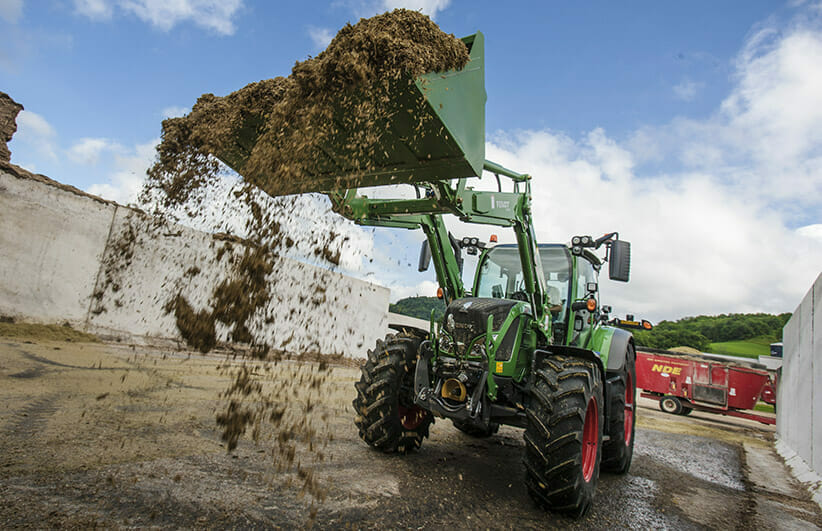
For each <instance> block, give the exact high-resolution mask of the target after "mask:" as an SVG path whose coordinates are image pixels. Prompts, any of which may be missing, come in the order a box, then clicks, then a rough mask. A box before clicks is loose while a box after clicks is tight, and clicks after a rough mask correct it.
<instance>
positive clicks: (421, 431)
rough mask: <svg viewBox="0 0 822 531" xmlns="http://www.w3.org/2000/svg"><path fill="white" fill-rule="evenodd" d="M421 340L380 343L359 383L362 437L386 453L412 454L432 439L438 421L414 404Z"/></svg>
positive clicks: (391, 338)
mask: <svg viewBox="0 0 822 531" xmlns="http://www.w3.org/2000/svg"><path fill="white" fill-rule="evenodd" d="M420 343H421V338H419V337H418V336H414V335H411V334H389V335H388V336H386V338H385V340H377V345H376V347H375V348H374V349H373V350H369V351H368V359H367V360H366V362H365V365H364V366H363V367H362V376H361V377H360V381H359V382H357V383H356V384H355V387H356V389H357V398H355V399H354V402H353V405H354V411H355V413H356V415H357V416H356V418H355V419H354V423H355V424H356V425H357V428H358V429H359V433H360V438H362V440H363V441H365V442H366V443H368V444H369V445H370V446H372V447H374V448H376V449H378V450H381V451H383V452H386V453H402V454H404V453H408V452H410V451H411V450H414V449H416V448H419V447H420V445H422V440H423V439H424V438H425V437H428V428H429V426H430V425H431V423H432V422H433V421H434V418H433V416H432V415H431V413H430V412H428V411H426V410H424V409H422V408H420V407H419V406H417V405H416V404H414V373H415V369H416V366H417V352H418V351H419V347H420Z"/></svg>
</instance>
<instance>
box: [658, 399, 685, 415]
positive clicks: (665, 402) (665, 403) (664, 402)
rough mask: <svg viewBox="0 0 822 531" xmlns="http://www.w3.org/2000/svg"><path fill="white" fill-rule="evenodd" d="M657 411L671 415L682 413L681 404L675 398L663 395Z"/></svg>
mask: <svg viewBox="0 0 822 531" xmlns="http://www.w3.org/2000/svg"><path fill="white" fill-rule="evenodd" d="M659 409H661V410H662V411H664V412H665V413H670V414H671V415H679V414H680V412H682V402H680V401H679V399H678V398H677V397H675V396H670V395H665V396H663V397H662V398H660V399H659Z"/></svg>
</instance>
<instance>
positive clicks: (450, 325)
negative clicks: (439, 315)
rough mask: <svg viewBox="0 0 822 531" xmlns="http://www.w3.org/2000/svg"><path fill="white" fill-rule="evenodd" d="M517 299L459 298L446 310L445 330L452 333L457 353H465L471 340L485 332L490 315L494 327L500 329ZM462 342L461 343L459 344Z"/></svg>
mask: <svg viewBox="0 0 822 531" xmlns="http://www.w3.org/2000/svg"><path fill="white" fill-rule="evenodd" d="M515 304H517V301H513V300H507V299H486V298H480V297H466V298H464V299H457V300H455V301H454V302H452V303H451V304H449V305H448V308H447V309H446V310H445V330H446V331H447V332H448V333H449V334H451V337H452V338H453V339H454V342H455V343H457V344H458V345H455V349H456V351H457V352H456V353H457V354H463V353H464V352H465V349H466V348H467V347H468V344H469V343H471V340H472V339H474V338H475V337H477V336H478V335H481V334H484V333H485V328H486V326H487V324H488V316H489V315H493V316H494V321H493V325H492V326H493V329H494V330H499V328H500V326H502V323H503V321H505V318H506V317H507V316H508V312H510V311H511V308H512V307H513V306H514V305H515ZM459 344H461V345H459Z"/></svg>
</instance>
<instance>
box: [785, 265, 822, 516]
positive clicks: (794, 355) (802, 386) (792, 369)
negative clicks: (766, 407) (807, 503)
mask: <svg viewBox="0 0 822 531" xmlns="http://www.w3.org/2000/svg"><path fill="white" fill-rule="evenodd" d="M782 343H783V345H784V347H783V364H782V374H781V379H780V381H779V389H778V397H777V404H778V414H777V418H776V430H777V434H778V437H779V445H778V448H779V450H780V452H781V453H782V454H783V456H784V457H786V459H787V460H788V463H789V464H791V465H792V466H793V468H794V470H795V471H797V472H798V475H799V476H800V479H804V481H806V482H810V483H818V482H819V479H818V476H819V475H822V388H820V386H822V274H820V275H819V277H818V278H817V279H816V282H814V284H813V286H812V287H811V289H810V291H808V293H807V294H806V295H805V298H804V299H802V302H801V303H800V305H799V307H797V308H796V310H795V311H794V312H793V315H792V317H791V319H790V320H789V321H788V322H787V324H786V325H785V328H784V330H783V337H782ZM798 460H801V463H800V462H799V461H798ZM813 478H816V479H813ZM817 496H819V493H817ZM820 500H822V498H820Z"/></svg>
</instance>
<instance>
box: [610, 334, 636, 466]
mask: <svg viewBox="0 0 822 531" xmlns="http://www.w3.org/2000/svg"><path fill="white" fill-rule="evenodd" d="M608 397H609V404H608V405H609V409H608V411H610V415H609V419H608V435H609V440H608V442H606V443H604V445H603V447H602V470H606V471H608V472H613V473H615V474H625V473H627V472H628V469H630V468H631V460H632V459H633V456H634V431H635V420H636V416H635V413H636V354H635V353H634V346H633V345H630V344H629V345H628V349H627V352H626V353H625V368H624V369H623V370H622V371H621V373H620V374H619V375H618V379H616V380H614V381H613V383H612V384H611V389H609V391H608Z"/></svg>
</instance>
